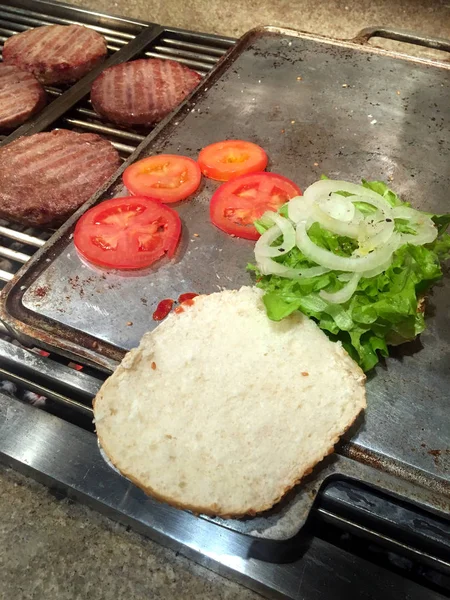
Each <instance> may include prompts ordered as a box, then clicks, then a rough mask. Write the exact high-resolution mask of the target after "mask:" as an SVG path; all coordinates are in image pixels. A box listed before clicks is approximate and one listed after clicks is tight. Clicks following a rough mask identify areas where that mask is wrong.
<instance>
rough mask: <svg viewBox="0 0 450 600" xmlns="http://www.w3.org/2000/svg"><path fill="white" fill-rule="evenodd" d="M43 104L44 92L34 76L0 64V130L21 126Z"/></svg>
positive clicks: (11, 66)
mask: <svg viewBox="0 0 450 600" xmlns="http://www.w3.org/2000/svg"><path fill="white" fill-rule="evenodd" d="M45 102H46V94H45V90H44V88H43V87H42V85H41V84H40V83H39V81H38V80H37V79H36V77H34V75H32V74H31V73H27V72H26V71H21V70H20V69H18V68H17V67H15V66H13V65H4V64H0V130H6V129H13V128H14V127H17V126H18V125H22V123H25V121H26V120H27V119H29V118H30V117H31V116H32V115H34V114H36V113H37V112H38V111H39V110H41V108H42V107H43V106H45Z"/></svg>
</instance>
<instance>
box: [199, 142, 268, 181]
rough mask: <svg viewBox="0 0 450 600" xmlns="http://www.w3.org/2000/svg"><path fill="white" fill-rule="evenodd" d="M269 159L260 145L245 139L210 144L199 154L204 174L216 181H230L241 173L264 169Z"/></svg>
mask: <svg viewBox="0 0 450 600" xmlns="http://www.w3.org/2000/svg"><path fill="white" fill-rule="evenodd" d="M267 160H268V159H267V154H266V153H265V152H264V150H263V149H262V148H261V147H260V146H257V145H256V144H253V143H252V142H245V141H243V140H226V141H224V142H217V143H216V144H210V145H209V146H206V148H203V150H202V151H201V152H200V154H199V156H198V163H199V165H200V169H201V171H202V173H203V175H205V176H206V177H209V178H210V179H215V180H216V181H229V180H230V179H234V178H235V177H239V176H240V175H245V174H247V173H256V172H259V171H264V169H265V168H266V167H267Z"/></svg>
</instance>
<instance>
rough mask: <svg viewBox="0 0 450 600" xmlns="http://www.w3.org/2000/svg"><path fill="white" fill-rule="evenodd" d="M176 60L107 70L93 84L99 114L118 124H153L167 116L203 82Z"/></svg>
mask: <svg viewBox="0 0 450 600" xmlns="http://www.w3.org/2000/svg"><path fill="white" fill-rule="evenodd" d="M201 79H202V78H201V75H199V74H198V73H196V72H195V71H192V69H189V68H188V67H185V66H184V65H181V64H180V63H178V62H176V61H174V60H162V59H159V58H150V59H139V60H133V61H131V62H127V63H122V64H120V65H114V66H113V67H109V68H108V69H105V70H104V71H103V73H101V74H100V75H99V76H98V77H97V79H96V80H95V81H94V83H93V85H92V89H91V101H92V104H93V106H94V108H95V110H96V111H97V113H98V114H99V115H101V116H103V117H106V118H107V119H108V120H109V121H112V122H113V123H117V124H119V125H152V124H153V123H156V122H157V121H160V120H161V119H163V118H164V117H165V116H166V115H168V114H169V113H170V112H171V111H172V110H173V109H174V108H175V107H176V106H177V105H178V104H179V103H180V102H181V101H182V100H184V98H186V96H187V95H188V94H190V92H192V90H193V89H194V88H195V87H196V86H197V85H198V83H199V82H200V81H201Z"/></svg>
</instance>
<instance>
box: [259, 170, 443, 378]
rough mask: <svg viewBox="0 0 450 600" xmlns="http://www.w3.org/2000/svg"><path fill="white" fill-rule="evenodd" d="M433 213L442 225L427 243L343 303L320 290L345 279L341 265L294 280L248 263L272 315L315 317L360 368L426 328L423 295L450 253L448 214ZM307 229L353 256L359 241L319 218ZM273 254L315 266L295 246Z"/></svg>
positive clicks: (395, 202) (380, 188) (391, 196)
mask: <svg viewBox="0 0 450 600" xmlns="http://www.w3.org/2000/svg"><path fill="white" fill-rule="evenodd" d="M363 185H364V186H365V187H367V188H368V189H372V190H373V191H375V192H377V193H379V194H381V195H382V196H383V197H384V198H386V200H387V201H388V202H389V203H390V204H391V205H392V206H400V205H406V206H409V205H408V204H407V203H404V202H402V201H401V200H400V198H399V197H398V196H397V194H395V193H394V192H393V191H392V190H390V189H389V188H388V186H387V185H386V184H385V183H383V182H381V181H371V182H368V181H363ZM367 206H368V205H367ZM364 208H365V207H363V209H364ZM367 210H368V211H370V210H371V207H368V208H367ZM282 211H283V208H282V209H281V210H280V212H281V214H286V213H283V212H282ZM430 216H431V217H432V219H433V221H434V222H435V224H436V227H437V228H438V232H439V235H438V237H437V239H436V240H435V241H434V242H433V243H431V244H427V245H425V246H413V245H410V244H408V245H404V246H402V247H401V248H399V250H397V252H396V253H395V254H394V257H393V261H392V264H391V265H390V267H389V268H388V269H387V270H386V271H385V272H383V273H381V274H380V275H377V276H376V277H372V278H370V279H366V278H364V279H361V280H360V282H359V284H358V287H357V290H356V292H355V294H354V295H353V296H352V297H351V298H350V300H348V301H347V302H346V303H345V304H342V305H336V304H331V303H329V302H328V301H326V300H324V299H323V298H322V297H321V296H320V291H321V290H326V291H328V292H336V291H338V290H339V289H341V288H342V287H343V286H344V285H345V282H343V281H341V280H340V279H339V275H340V274H341V273H340V272H338V271H331V272H329V273H325V274H323V275H319V276H317V277H313V278H309V279H301V280H291V279H285V278H282V277H279V276H276V275H265V276H261V274H260V273H258V269H257V267H255V266H254V265H249V266H248V268H249V269H250V270H253V271H255V272H256V276H257V285H258V286H259V287H260V288H262V289H263V290H264V291H265V294H264V297H263V301H264V305H265V308H266V311H267V314H268V316H269V318H270V319H272V320H274V321H280V320H282V319H284V318H286V317H287V316H289V315H290V314H292V313H293V312H295V311H297V310H299V311H301V312H302V313H304V314H305V315H307V316H308V317H310V318H312V319H314V320H315V321H316V322H317V323H318V325H319V326H320V327H321V329H323V331H325V333H327V335H328V336H329V337H330V339H332V340H334V341H340V342H341V343H342V344H343V346H344V347H345V348H346V350H347V351H348V352H349V354H350V355H351V356H352V357H353V358H354V359H355V360H356V361H357V362H358V363H359V365H360V366H361V368H362V369H363V370H364V371H369V370H370V369H372V368H373V367H374V366H375V365H376V364H377V363H378V362H379V360H380V357H386V356H388V345H390V344H398V343H402V342H405V341H408V340H412V339H414V338H415V337H416V336H417V335H419V334H420V333H421V332H422V331H423V330H424V328H425V320H424V314H423V311H422V310H420V303H421V299H422V297H423V295H424V294H425V293H426V292H427V290H429V288H430V287H431V286H432V285H433V284H435V283H436V282H437V281H439V280H440V279H441V278H442V276H443V274H442V268H441V261H443V260H445V259H446V258H450V235H448V234H447V233H446V229H447V228H448V226H449V225H450V214H448V215H430ZM263 226H264V225H263ZM265 229H266V228H265ZM265 229H264V231H265ZM396 229H397V230H398V231H402V232H405V233H411V231H410V228H409V227H408V224H407V222H406V221H403V220H400V219H397V220H396ZM308 233H309V235H310V237H311V239H312V240H313V241H314V242H315V243H316V244H317V245H319V246H321V247H323V248H326V249H327V250H331V251H332V252H334V253H335V254H338V255H340V256H349V255H350V254H351V253H352V252H353V250H354V249H355V247H356V246H355V242H354V241H353V240H352V239H350V238H345V237H342V236H338V235H335V234H333V233H331V232H330V231H327V230H326V229H324V228H322V227H321V226H320V225H319V224H318V223H315V224H313V225H312V227H311V228H310V229H309V232H308ZM275 260H276V261H277V262H279V263H281V264H283V265H286V266H289V267H293V268H305V267H311V266H314V263H312V262H311V261H309V260H308V259H307V258H306V257H305V256H304V255H303V254H302V252H301V251H300V250H299V249H298V248H297V247H295V248H293V249H292V250H291V251H290V252H288V253H287V254H285V255H283V256H279V257H277V258H276V259H275Z"/></svg>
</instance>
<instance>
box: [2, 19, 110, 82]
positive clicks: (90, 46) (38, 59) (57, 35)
mask: <svg viewBox="0 0 450 600" xmlns="http://www.w3.org/2000/svg"><path fill="white" fill-rule="evenodd" d="M106 54H107V47H106V40H105V38H104V37H103V36H102V35H100V34H99V33H97V32H96V31H94V30H93V29H89V27H83V26H82V25H45V26H43V27H35V28H34V29H29V30H28V31H23V32H22V33H18V34H16V35H13V36H12V37H10V38H8V39H7V40H6V42H5V45H4V46H3V62H4V63H5V64H7V65H15V66H16V67H19V68H20V69H23V70H24V71H29V72H30V73H33V75H34V76H35V77H36V78H37V79H38V80H39V81H40V82H41V83H44V84H47V85H51V84H55V83H69V82H73V81H78V80H79V79H81V78H82V77H83V76H84V75H86V73H88V72H89V71H91V70H92V69H93V68H94V67H95V66H96V65H98V64H99V63H100V62H101V61H102V60H103V59H104V58H105V56H106Z"/></svg>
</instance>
